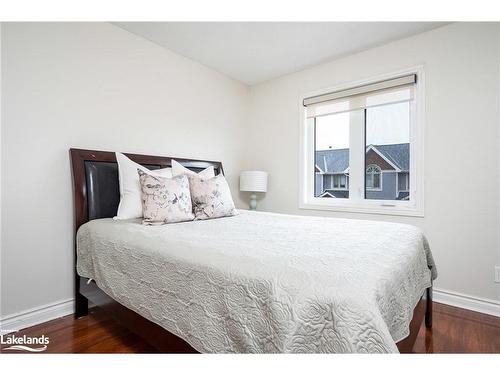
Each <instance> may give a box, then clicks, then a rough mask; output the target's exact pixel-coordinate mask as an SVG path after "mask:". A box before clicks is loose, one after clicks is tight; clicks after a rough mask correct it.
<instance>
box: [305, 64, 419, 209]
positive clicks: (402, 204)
mask: <svg viewBox="0 0 500 375" xmlns="http://www.w3.org/2000/svg"><path fill="white" fill-rule="evenodd" d="M407 74H416V75H417V83H416V87H415V95H414V100H413V102H412V103H411V107H410V115H411V116H412V118H411V121H410V200H408V201H397V200H378V199H365V198H364V196H365V193H364V188H365V187H364V186H362V187H361V186H357V187H355V186H354V189H353V190H354V191H355V192H357V194H355V195H356V196H351V194H350V197H349V198H346V199H344V198H338V199H324V198H319V197H318V198H316V197H315V196H314V176H315V173H314V164H315V155H314V153H315V150H314V141H315V140H314V127H311V126H308V120H307V117H306V108H305V107H304V106H303V101H304V99H305V98H310V97H312V96H317V95H322V94H325V93H329V92H335V91H340V90H346V89H349V88H352V87H356V86H362V85H367V84H371V83H375V82H379V81H382V80H387V79H391V78H395V77H398V76H403V75H407ZM424 92H425V73H424V67H423V66H416V67H412V68H408V69H403V70H399V71H395V72H391V73H388V74H383V75H379V76H376V77H370V78H369V79H363V80H359V81H356V82H348V83H345V84H340V85H337V86H335V87H329V88H326V89H322V90H317V91H314V92H307V93H303V94H302V95H300V96H299V103H298V105H299V113H300V137H299V139H300V144H299V147H300V148H299V150H300V151H299V152H300V162H299V208H300V209H307V210H328V211H342V212H355V213H367V214H382V215H400V216H417V217H423V216H424V116H425V96H424ZM362 130H363V133H364V129H362ZM360 131H361V130H360V129H351V142H352V141H353V137H352V135H354V136H355V138H354V141H356V142H359V139H358V138H359V136H360ZM353 132H354V133H356V134H353ZM363 142H365V140H364V137H363ZM352 146H353V145H352V144H351V147H352ZM357 146H358V147H359V146H360V145H357ZM363 147H365V145H363ZM355 162H356V164H359V161H358V160H356V161H355ZM351 164H352V161H351ZM365 170H366V169H365V168H363V169H362V172H363V184H364V178H365V177H364V175H365ZM359 172H360V171H359ZM359 172H356V171H353V170H351V174H352V173H359ZM381 177H382V176H381ZM351 182H352V181H351ZM350 186H351V187H353V184H350ZM361 189H363V191H361Z"/></svg>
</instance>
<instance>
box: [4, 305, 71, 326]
mask: <svg viewBox="0 0 500 375" xmlns="http://www.w3.org/2000/svg"><path fill="white" fill-rule="evenodd" d="M74 311H75V303H74V300H73V298H70V299H67V300H63V301H59V302H55V303H51V304H48V305H43V306H39V307H35V308H34V309H29V310H25V311H22V312H20V313H16V314H12V315H8V316H5V317H1V318H0V330H1V331H19V330H20V329H23V328H27V327H32V326H34V325H37V324H40V323H45V322H48V321H49V320H53V319H57V318H60V317H61V316H65V315H69V314H73V312H74Z"/></svg>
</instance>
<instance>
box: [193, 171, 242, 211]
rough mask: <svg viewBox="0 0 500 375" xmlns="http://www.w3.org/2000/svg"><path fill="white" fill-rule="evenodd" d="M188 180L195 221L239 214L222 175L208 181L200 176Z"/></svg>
mask: <svg viewBox="0 0 500 375" xmlns="http://www.w3.org/2000/svg"><path fill="white" fill-rule="evenodd" d="M188 178H189V186H190V189H191V200H192V201H193V209H194V216H195V218H194V219H195V220H205V219H214V218H217V217H224V216H234V215H236V214H237V211H236V208H235V207H234V202H233V198H232V196H231V191H230V190H229V186H228V184H227V181H226V179H225V178H224V176H223V175H222V174H219V175H218V176H216V177H212V178H208V179H205V178H200V177H199V176H188Z"/></svg>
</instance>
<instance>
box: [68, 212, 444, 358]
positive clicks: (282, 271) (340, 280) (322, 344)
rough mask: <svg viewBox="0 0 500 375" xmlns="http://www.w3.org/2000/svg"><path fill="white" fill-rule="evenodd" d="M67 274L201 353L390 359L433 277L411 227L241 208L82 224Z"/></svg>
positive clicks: (424, 249)
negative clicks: (169, 220)
mask: <svg viewBox="0 0 500 375" xmlns="http://www.w3.org/2000/svg"><path fill="white" fill-rule="evenodd" d="M77 272H78V274H79V275H80V276H83V277H87V278H92V279H94V280H95V281H96V283H97V285H98V286H99V287H100V288H101V289H102V290H103V291H104V292H105V293H107V294H108V295H109V296H111V297H112V298H114V299H115V300H116V301H118V302H120V303H121V304H123V305H124V306H126V307H128V308H129V309H131V310H133V311H135V312H137V313H138V314H140V315H142V316H143V317H145V318H147V319H149V320H151V321H153V322H155V323H157V324H159V325H160V326H162V327H163V328H165V329H166V330H168V331H170V332H171V333H173V334H175V335H177V336H179V337H181V338H182V339H184V340H185V341H187V342H188V343H189V344H190V345H191V346H193V348H195V349H196V350H198V351H200V352H203V353H275V352H278V353H304V352H305V353H346V352H348V353H387V352H389V353H390V352H397V347H396V344H395V343H396V342H398V341H400V340H402V339H403V338H405V337H406V336H407V335H408V334H409V323H410V321H411V319H412V313H413V309H414V307H415V306H416V305H417V303H418V301H419V300H420V297H421V296H422V294H423V293H424V291H425V289H426V288H427V287H429V286H431V280H432V279H434V278H436V276H437V273H436V267H435V265H434V262H433V259H432V254H431V252H430V249H429V246H428V243H427V241H426V239H425V237H424V235H423V234H422V232H421V231H420V230H419V229H418V228H416V227H414V226H410V225H404V224H395V223H388V222H378V221H365V220H347V219H336V218H324V217H307V216H294V215H282V214H274V213H264V212H252V211H245V210H240V211H239V214H238V215H236V216H233V217H226V218H220V219H213V220H204V221H191V222H185V223H175V224H168V225H163V226H144V225H142V224H141V223H140V220H128V221H116V220H112V219H99V220H92V221H90V222H88V223H86V224H84V225H82V226H81V227H80V229H79V230H78V233H77Z"/></svg>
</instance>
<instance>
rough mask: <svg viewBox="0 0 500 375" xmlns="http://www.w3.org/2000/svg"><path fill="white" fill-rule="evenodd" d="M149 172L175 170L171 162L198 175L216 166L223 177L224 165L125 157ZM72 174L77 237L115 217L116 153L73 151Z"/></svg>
mask: <svg viewBox="0 0 500 375" xmlns="http://www.w3.org/2000/svg"><path fill="white" fill-rule="evenodd" d="M125 155H127V156H128V157H129V158H130V159H131V160H133V161H135V162H136V163H139V164H141V165H143V166H145V167H146V168H148V169H158V168H167V167H171V166H172V159H175V160H177V161H178V162H179V163H181V164H182V165H183V166H185V167H186V168H189V169H191V170H193V171H196V172H199V171H201V170H203V169H204V168H207V167H209V166H213V167H214V169H215V173H216V174H218V173H223V170H222V163H220V162H216V161H207V160H193V159H183V158H172V157H168V156H151V155H138V154H125ZM70 156H71V166H72V172H73V188H74V203H75V205H74V208H75V233H76V230H78V228H79V227H80V226H81V225H82V224H84V223H86V222H87V221H89V220H93V219H100V218H106V217H113V216H115V215H116V212H117V209H118V203H119V202H120V191H119V187H118V164H117V163H116V157H115V153H114V152H108V151H93V150H81V149H70Z"/></svg>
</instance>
